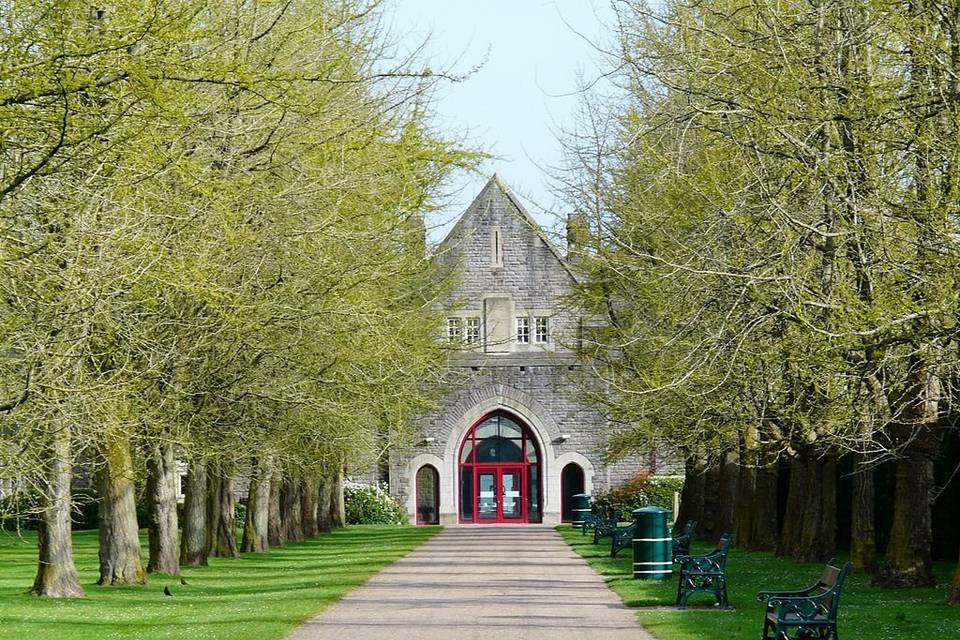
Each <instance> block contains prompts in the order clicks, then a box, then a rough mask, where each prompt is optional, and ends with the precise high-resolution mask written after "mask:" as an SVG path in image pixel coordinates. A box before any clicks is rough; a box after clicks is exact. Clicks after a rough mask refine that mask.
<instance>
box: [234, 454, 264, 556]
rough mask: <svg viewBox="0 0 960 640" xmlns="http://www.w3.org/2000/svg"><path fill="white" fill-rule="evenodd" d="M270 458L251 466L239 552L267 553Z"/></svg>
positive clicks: (254, 461)
mask: <svg viewBox="0 0 960 640" xmlns="http://www.w3.org/2000/svg"><path fill="white" fill-rule="evenodd" d="M270 467H271V464H270V458H269V457H267V459H266V460H264V461H262V462H258V461H257V460H256V459H254V460H253V463H252V464H251V470H252V474H251V478H250V487H249V488H248V489H247V515H246V519H245V521H244V524H243V543H242V545H241V547H240V551H244V552H246V551H257V552H262V551H269V550H270V543H269V535H268V531H269V515H270V476H271V469H270Z"/></svg>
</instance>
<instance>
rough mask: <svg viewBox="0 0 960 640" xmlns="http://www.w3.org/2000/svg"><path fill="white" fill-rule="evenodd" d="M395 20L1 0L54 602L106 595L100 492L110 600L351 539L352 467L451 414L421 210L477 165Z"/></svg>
mask: <svg viewBox="0 0 960 640" xmlns="http://www.w3.org/2000/svg"><path fill="white" fill-rule="evenodd" d="M379 5H380V3H379V1H378V0H251V1H243V2H221V1H219V0H177V1H175V2H161V1H159V0H124V1H123V2H102V3H92V2H89V1H87V0H53V1H49V0H42V1H41V0H9V1H3V2H0V486H2V487H3V488H4V489H5V492H6V493H7V494H8V495H7V498H6V499H5V500H4V502H3V504H4V505H5V506H6V507H8V508H9V509H10V510H20V511H21V514H22V512H23V511H24V510H31V509H32V510H33V511H34V513H36V514H37V517H38V519H39V562H38V571H37V576H36V581H35V583H34V586H33V592H34V593H35V594H37V595H42V596H52V597H70V596H82V595H83V594H84V590H83V588H82V587H81V584H80V582H79V580H78V577H77V572H76V569H75V567H74V563H73V559H72V553H71V538H70V532H71V515H72V513H74V510H75V508H76V507H77V506H78V505H77V503H78V502H80V501H81V500H82V499H95V500H96V501H97V502H98V512H99V542H100V578H99V584H101V585H115V584H131V583H143V582H144V581H146V580H147V576H148V574H149V573H151V572H162V573H166V574H177V573H178V572H179V571H180V567H181V566H182V565H197V564H205V563H206V562H207V558H208V557H210V556H234V555H237V554H238V553H239V552H241V551H265V550H268V549H269V548H270V547H274V546H277V545H283V544H284V543H285V542H286V541H289V540H300V539H303V537H304V536H311V535H316V534H317V533H318V532H319V531H320V530H323V529H328V528H330V527H332V526H337V525H339V524H342V517H343V506H342V482H343V474H344V469H345V465H346V464H347V461H348V460H349V462H350V463H351V464H355V465H360V466H363V465H372V464H374V463H375V461H376V460H377V458H378V456H380V455H381V454H382V452H383V450H384V449H385V448H386V447H388V446H389V444H390V441H389V439H390V438H403V437H405V435H406V433H405V429H406V428H407V427H406V425H407V424H408V423H409V420H408V419H407V418H408V416H409V414H410V413H411V412H412V411H415V410H416V409H418V408H419V407H421V406H423V403H424V402H426V401H428V398H426V397H425V396H424V394H423V392H422V391H421V383H422V382H423V380H425V379H430V377H431V376H433V375H436V374H437V372H438V371H440V368H441V367H442V364H443V361H444V354H443V351H442V349H443V347H442V346H441V345H439V344H438V342H437V341H435V340H434V339H433V337H434V336H435V335H436V334H437V331H438V327H439V325H438V322H440V321H441V318H439V317H438V316H437V312H435V311H431V309H433V308H434V307H433V306H432V305H431V303H432V301H433V300H435V298H436V296H437V294H438V290H439V287H441V286H443V278H440V277H437V275H436V274H435V273H434V269H433V266H432V265H431V263H430V262H429V261H428V260H427V259H426V258H425V252H424V227H423V222H422V220H421V218H420V217H419V212H422V211H424V210H427V209H429V207H430V205H431V202H432V201H433V199H434V198H436V197H437V196H438V195H439V194H440V193H441V191H440V189H441V188H442V185H443V184H444V181H445V179H446V178H447V177H448V175H449V174H450V172H451V171H452V170H454V169H456V168H464V167H468V166H471V165H472V163H473V162H474V160H475V156H474V155H473V154H471V153H469V152H466V151H464V150H462V149H461V148H460V147H459V145H458V144H457V143H456V142H455V141H451V140H448V139H445V138H444V137H442V136H440V135H438V134H437V133H436V132H435V131H434V130H433V129H432V128H431V125H430V121H429V118H428V116H429V112H430V107H431V100H432V91H433V89H434V88H435V86H436V85H437V83H438V82H441V81H443V80H444V79H446V78H448V76H447V75H445V74H444V73H443V72H438V71H435V70H434V71H431V70H430V69H428V68H425V67H423V66H418V62H417V61H416V60H414V59H401V58H397V57H396V56H395V55H394V54H393V52H392V50H391V48H390V43H389V41H388V40H387V39H386V36H385V34H384V33H383V32H382V29H381V26H380V20H381V18H382V8H381V7H380V6H379ZM178 460H179V461H182V462H185V463H186V464H187V465H188V473H187V479H186V483H185V484H186V499H185V504H184V506H183V512H182V517H181V518H180V519H179V521H178V512H177V495H176V482H177V473H178V469H177V465H178ZM237 477H242V478H249V479H250V482H249V490H248V504H247V509H246V522H244V523H236V522H234V504H233V502H234V493H235V487H234V483H235V478H237ZM138 502H139V503H140V504H141V505H145V506H146V513H147V521H148V522H147V524H148V528H149V544H148V549H147V550H146V553H145V554H143V553H142V550H141V546H140V542H139V539H138V521H137V504H138ZM81 506H82V505H81ZM2 515H4V514H0V516H2ZM241 524H242V525H243V526H242V530H243V534H242V536H241V537H240V539H239V540H238V539H237V528H238V525H241ZM178 529H182V535H180V536H179V538H178ZM144 557H145V558H146V562H145V563H144Z"/></svg>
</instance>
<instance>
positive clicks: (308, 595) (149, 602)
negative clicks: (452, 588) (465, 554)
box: [0, 526, 439, 640]
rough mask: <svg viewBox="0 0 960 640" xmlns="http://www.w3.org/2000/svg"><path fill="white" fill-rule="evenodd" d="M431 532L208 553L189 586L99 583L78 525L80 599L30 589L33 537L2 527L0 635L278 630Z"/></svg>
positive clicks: (362, 533)
mask: <svg viewBox="0 0 960 640" xmlns="http://www.w3.org/2000/svg"><path fill="white" fill-rule="evenodd" d="M438 531H439V528H438V527H386V526H352V527H348V528H346V529H341V530H338V531H335V532H333V533H331V534H327V535H323V536H321V537H319V538H316V539H314V540H310V541H308V542H303V543H297V544H291V545H289V546H287V547H286V548H283V549H276V550H274V551H271V552H270V553H262V554H255V553H250V554H244V555H243V556H242V557H240V558H237V559H230V560H227V559H221V558H212V559H211V560H210V566H209V567H197V568H193V567H189V568H186V569H184V572H183V573H184V576H185V578H186V580H187V582H188V583H189V584H188V585H186V586H183V585H181V584H180V582H179V580H178V579H177V578H170V577H166V576H153V577H152V578H151V579H150V583H149V584H148V585H146V586H143V587H106V588H105V587H98V586H96V584H95V582H96V579H97V534H96V531H84V532H80V533H77V534H75V536H74V550H75V553H76V560H77V568H78V570H79V571H80V579H81V581H82V582H83V586H84V588H85V589H86V591H87V597H86V598H85V599H82V600H47V599H41V598H35V597H33V596H31V595H29V593H28V592H29V589H30V586H31V584H32V583H33V576H34V573H35V571H36V554H37V551H36V542H35V540H34V539H33V538H30V539H27V540H18V539H17V538H15V537H13V536H12V535H10V534H8V533H6V532H0V638H3V639H7V638H13V639H16V640H45V639H48V638H49V639H55V640H81V639H87V638H89V639H96V640H110V639H114V638H136V639H138V640H151V639H154V638H164V639H166V638H184V639H185V640H186V639H191V640H194V639H197V640H198V639H201V638H223V639H229V640H246V639H249V640H269V639H271V638H281V637H283V636H285V635H286V634H287V633H288V632H289V631H290V630H291V629H292V628H293V627H295V626H296V625H297V624H299V623H300V622H302V621H304V620H305V619H307V618H309V617H310V616H311V615H312V614H314V613H316V612H317V611H319V610H320V609H322V608H324V607H325V606H327V605H328V604H330V603H331V602H333V601H335V600H337V599H338V598H340V597H341V596H343V595H344V594H345V593H347V592H348V591H350V590H351V589H353V588H354V587H356V586H357V585H359V584H361V583H363V582H364V581H366V580H367V579H368V578H369V577H370V576H372V575H373V574H375V573H376V572H377V571H379V570H380V569H382V568H383V567H384V566H386V565H387V564H389V563H391V562H393V561H394V560H396V559H398V558H400V557H401V556H403V555H405V554H406V553H407V552H409V551H410V550H412V549H413V548H414V547H416V546H417V545H419V544H420V543H422V542H423V541H424V540H426V539H427V538H429V537H431V536H433V535H434V534H435V533H437V532H438ZM166 585H169V586H170V588H171V589H172V591H173V593H174V596H173V597H172V598H169V597H165V596H164V595H163V587H164V586H166Z"/></svg>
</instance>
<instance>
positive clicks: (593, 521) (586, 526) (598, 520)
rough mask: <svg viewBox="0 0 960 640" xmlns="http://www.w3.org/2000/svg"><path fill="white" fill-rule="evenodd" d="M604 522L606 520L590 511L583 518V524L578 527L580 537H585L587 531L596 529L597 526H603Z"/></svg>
mask: <svg viewBox="0 0 960 640" xmlns="http://www.w3.org/2000/svg"><path fill="white" fill-rule="evenodd" d="M606 520H607V519H606V518H605V517H603V516H602V515H600V514H599V513H594V512H593V511H591V512H590V513H588V514H586V515H585V516H583V524H582V525H580V535H584V536H585V535H587V532H588V531H590V530H593V529H596V528H597V526H598V525H603V524H604V523H605V522H606Z"/></svg>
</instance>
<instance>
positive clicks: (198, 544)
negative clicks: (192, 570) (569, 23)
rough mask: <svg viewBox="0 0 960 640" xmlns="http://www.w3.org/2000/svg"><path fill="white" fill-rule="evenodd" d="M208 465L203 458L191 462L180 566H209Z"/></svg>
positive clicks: (181, 537)
mask: <svg viewBox="0 0 960 640" xmlns="http://www.w3.org/2000/svg"><path fill="white" fill-rule="evenodd" d="M206 498H207V464H206V462H205V461H204V460H203V459H201V458H195V459H193V460H191V461H190V465H189V467H188V468H187V482H186V487H185V491H184V498H183V532H182V534H181V536H180V564H181V565H184V566H194V567H196V566H206V565H207V545H206V537H207V505H206Z"/></svg>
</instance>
